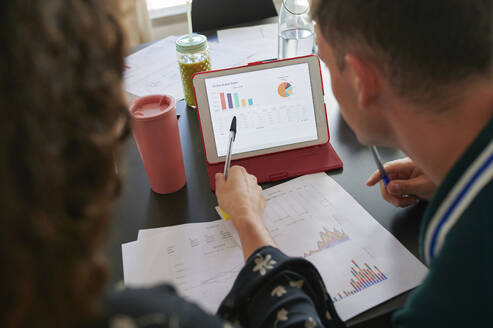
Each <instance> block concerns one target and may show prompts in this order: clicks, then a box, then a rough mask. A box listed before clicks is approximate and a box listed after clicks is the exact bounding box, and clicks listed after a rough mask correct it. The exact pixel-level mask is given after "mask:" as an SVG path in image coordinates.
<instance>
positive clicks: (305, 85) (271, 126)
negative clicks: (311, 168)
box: [205, 63, 318, 157]
mask: <svg viewBox="0 0 493 328" xmlns="http://www.w3.org/2000/svg"><path fill="white" fill-rule="evenodd" d="M205 86H206V92H207V98H208V100H209V108H210V115H211V121H212V128H213V132H214V139H215V142H216V149H217V156H218V157H221V156H225V155H226V153H227V150H228V142H229V127H230V124H231V120H232V119H233V117H234V116H236V119H237V134H236V140H235V143H234V146H233V154H241V153H245V152H250V151H256V150H261V149H267V148H272V147H278V146H284V145H290V144H294V143H300V142H306V141H313V140H317V138H318V134H317V125H316V120H315V109H314V103H313V96H312V87H311V82H310V72H309V66H308V63H302V64H296V65H290V66H283V67H277V68H270V69H265V70H259V71H252V72H245V73H238V74H234V75H228V76H221V77H214V78H208V79H205Z"/></svg>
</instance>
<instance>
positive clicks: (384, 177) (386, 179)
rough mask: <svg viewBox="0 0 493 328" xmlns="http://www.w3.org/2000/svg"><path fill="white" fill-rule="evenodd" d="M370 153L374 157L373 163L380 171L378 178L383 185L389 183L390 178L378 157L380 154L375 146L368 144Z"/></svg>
mask: <svg viewBox="0 0 493 328" xmlns="http://www.w3.org/2000/svg"><path fill="white" fill-rule="evenodd" d="M370 150H371V153H372V155H373V159H375V163H376V164H377V167H378V171H380V178H381V179H382V181H383V184H384V185H385V187H387V186H388V185H389V183H390V178H389V175H388V174H387V172H386V171H385V169H384V168H383V164H382V160H381V159H380V154H379V153H378V150H377V147H376V146H374V145H372V146H370Z"/></svg>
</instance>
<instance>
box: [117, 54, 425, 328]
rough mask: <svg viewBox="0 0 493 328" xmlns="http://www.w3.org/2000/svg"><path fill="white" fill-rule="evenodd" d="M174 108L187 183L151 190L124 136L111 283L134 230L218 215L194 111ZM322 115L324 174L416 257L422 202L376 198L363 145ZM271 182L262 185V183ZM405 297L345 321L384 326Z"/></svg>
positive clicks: (336, 115) (386, 154)
mask: <svg viewBox="0 0 493 328" xmlns="http://www.w3.org/2000/svg"><path fill="white" fill-rule="evenodd" d="M134 50H135V49H134ZM327 89H329V90H330V88H327V87H326V90H327ZM177 112H178V114H179V115H180V119H179V120H178V124H179V129H180V137H181V143H182V150H183V157H184V161H185V170H186V176H187V184H186V186H185V187H184V188H183V189H182V190H180V191H178V192H176V193H174V194H171V195H158V194H156V193H154V192H152V191H151V189H150V187H149V183H148V180H147V177H146V174H145V171H144V167H143V165H142V161H141V159H140V156H139V153H138V151H137V147H136V145H135V142H134V140H133V139H131V140H130V141H129V143H128V147H127V150H126V154H125V158H124V160H123V164H122V169H123V171H124V174H125V181H124V188H123V193H122V195H121V197H120V198H119V200H118V201H117V203H116V206H115V210H114V216H113V219H114V220H113V223H112V231H111V236H110V240H109V243H108V245H107V255H108V257H109V261H110V266H111V281H112V282H116V281H119V280H122V279H123V271H122V270H123V269H122V256H121V244H122V243H126V242H130V241H134V240H136V239H137V232H138V230H139V229H146V228H157V227H164V226H171V225H177V224H183V223H194V222H203V221H212V220H218V219H219V216H218V215H217V213H216V212H215V210H214V206H215V205H216V204H217V201H216V197H215V195H214V193H213V192H212V191H211V190H210V188H209V180H208V177H207V171H206V166H205V158H204V154H203V151H202V141H201V134H200V130H199V122H198V118H197V113H196V111H195V110H194V109H191V108H187V107H186V105H185V103H184V102H183V101H180V102H178V104H177ZM327 115H328V120H329V127H330V136H331V143H332V145H333V146H334V149H335V150H336V152H337V153H338V154H339V156H340V157H341V159H342V160H343V162H344V168H343V169H341V170H337V171H332V172H327V174H329V175H330V176H331V177H333V178H334V179H335V180H336V181H337V182H338V183H339V184H340V185H341V186H342V187H343V188H344V189H346V190H347V191H348V192H349V193H350V194H351V195H352V196H353V197H354V198H355V199H356V200H357V201H358V202H359V203H360V204H361V205H362V206H363V207H364V208H365V209H366V210H367V211H368V212H369V213H370V214H371V215H372V216H373V217H374V218H375V219H376V220H377V221H378V222H380V223H381V224H382V225H383V226H384V227H385V228H386V229H387V230H388V231H390V232H391V233H392V234H393V235H394V236H396V237H397V239H399V240H400V241H401V243H402V244H404V246H405V247H407V248H408V249H409V250H410V251H411V252H412V253H413V254H414V255H416V256H417V255H418V233H419V224H420V220H421V217H422V214H423V211H424V208H425V204H420V205H418V206H415V207H412V208H409V209H398V208H395V207H393V206H391V205H390V204H388V203H386V202H385V201H383V200H382V199H381V197H380V193H379V189H378V187H373V188H368V187H366V186H365V184H364V183H365V181H366V179H367V178H368V176H369V175H370V174H371V173H372V172H373V171H375V169H376V167H375V163H374V162H373V159H372V157H371V154H370V152H369V151H368V148H367V147H365V146H362V145H360V144H359V143H358V141H357V139H356V137H355V135H354V133H353V132H352V131H351V129H350V128H349V126H348V125H347V124H346V122H345V121H344V119H343V118H342V116H341V115H340V111H339V109H338V108H336V107H334V108H327ZM381 155H382V158H383V160H385V161H388V160H393V159H396V158H400V157H403V154H402V153H401V152H400V151H398V150H395V149H384V148H382V149H381ZM273 185H274V184H264V185H262V187H263V188H268V187H270V186H273ZM406 296H407V295H406V294H404V295H401V296H399V297H397V298H394V299H393V300H390V301H388V302H386V303H384V304H382V305H380V306H377V307H375V308H373V309H371V310H369V311H367V312H365V313H363V314H361V315H359V316H358V317H356V318H354V319H352V320H350V321H349V325H351V326H358V327H377V326H378V327H389V326H390V314H391V312H392V311H394V310H395V309H397V308H399V307H401V306H402V304H403V302H404V301H405V298H406Z"/></svg>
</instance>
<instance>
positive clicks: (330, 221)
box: [229, 173, 427, 320]
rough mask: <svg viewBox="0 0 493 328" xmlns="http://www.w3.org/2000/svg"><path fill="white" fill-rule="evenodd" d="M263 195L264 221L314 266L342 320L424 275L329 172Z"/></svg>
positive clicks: (279, 240) (417, 263)
mask: <svg viewBox="0 0 493 328" xmlns="http://www.w3.org/2000/svg"><path fill="white" fill-rule="evenodd" d="M264 195H265V197H266V199H267V206H266V209H265V212H264V221H265V224H266V226H267V229H268V230H269V231H270V233H271V235H272V237H273V238H274V240H275V242H276V243H277V245H278V246H279V247H280V248H281V250H283V251H284V252H285V253H287V254H288V255H292V256H302V257H305V258H306V259H307V260H309V261H311V262H312V263H313V264H315V266H316V267H317V269H318V270H319V272H320V274H321V275H322V277H323V279H324V282H325V284H326V286H327V289H328V291H329V294H330V295H331V296H332V298H333V299H332V301H333V302H334V305H335V307H336V309H337V311H338V313H339V315H340V317H341V318H342V319H343V320H348V319H350V318H352V317H354V316H356V315H358V314H360V313H362V312H363V311H365V310H367V309H370V308H372V307H374V306H376V305H378V304H380V303H382V302H385V301H387V300H389V299H390V298H393V297H395V296H397V295H399V294H402V293H403V292H405V291H408V290H410V289H412V288H414V287H416V286H417V285H419V284H420V282H421V281H422V279H423V278H424V276H425V275H426V272H427V269H426V267H425V266H424V265H423V264H422V263H421V262H420V261H419V260H418V259H417V258H416V257H414V256H413V255H412V254H411V253H410V252H409V251H408V250H407V249H406V248H405V247H404V246H402V244H401V243H400V242H399V241H398V240H397V239H396V238H395V237H394V236H393V235H392V234H390V233H389V232H388V231H387V230H385V228H383V227H382V226H381V225H380V224H379V223H378V222H377V221H376V220H375V219H374V218H373V217H372V216H371V215H370V214H368V212H366V211H365V210H364V209H363V208H362V207H361V206H360V205H359V204H358V203H357V202H356V201H355V200H354V199H353V198H352V197H351V196H350V195H349V194H348V193H347V192H346V191H345V190H344V189H343V188H342V187H341V186H339V185H338V184H337V183H336V182H335V181H334V180H333V179H331V178H330V177H329V176H327V174H325V173H319V174H313V175H307V176H303V177H300V178H296V179H293V180H291V181H288V182H286V183H283V184H280V185H277V186H275V187H272V188H269V189H266V190H264ZM229 227H230V228H231V226H229Z"/></svg>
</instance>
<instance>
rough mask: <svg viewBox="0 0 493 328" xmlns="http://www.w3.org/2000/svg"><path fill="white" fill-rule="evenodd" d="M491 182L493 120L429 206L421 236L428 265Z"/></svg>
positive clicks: (447, 178) (447, 177) (455, 167)
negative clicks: (450, 232)
mask: <svg viewBox="0 0 493 328" xmlns="http://www.w3.org/2000/svg"><path fill="white" fill-rule="evenodd" d="M492 179H493V119H491V120H490V122H489V123H488V124H487V125H486V127H485V128H484V129H483V131H482V132H481V133H480V134H479V135H478V137H477V138H476V139H475V141H474V142H473V143H472V144H471V146H470V147H469V148H468V149H467V150H466V151H465V152H464V154H463V155H462V157H461V158H460V159H459V160H458V161H457V163H456V164H455V165H454V167H453V168H452V169H451V170H450V172H449V173H448V174H447V176H446V178H445V179H444V181H443V183H442V184H441V185H440V187H439V188H438V190H437V192H436V194H435V196H434V197H433V200H432V201H431V203H430V204H429V206H428V208H427V210H426V213H425V217H424V219H423V223H422V226H421V233H420V253H421V258H422V259H423V260H425V262H426V263H427V264H428V265H429V264H431V262H432V261H433V259H434V258H435V257H436V256H437V255H438V253H439V252H440V250H441V248H442V246H443V244H444V243H445V239H446V236H447V234H448V232H449V231H450V230H451V229H452V228H453V227H454V225H455V224H456V223H457V222H458V220H459V219H460V217H461V214H462V213H463V212H464V211H465V210H466V209H467V207H468V206H469V205H470V204H471V202H472V201H473V200H474V198H475V197H476V195H477V194H478V193H479V192H480V191H481V190H482V188H483V187H484V186H485V185H486V184H488V182H489V181H491V180H492Z"/></svg>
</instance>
